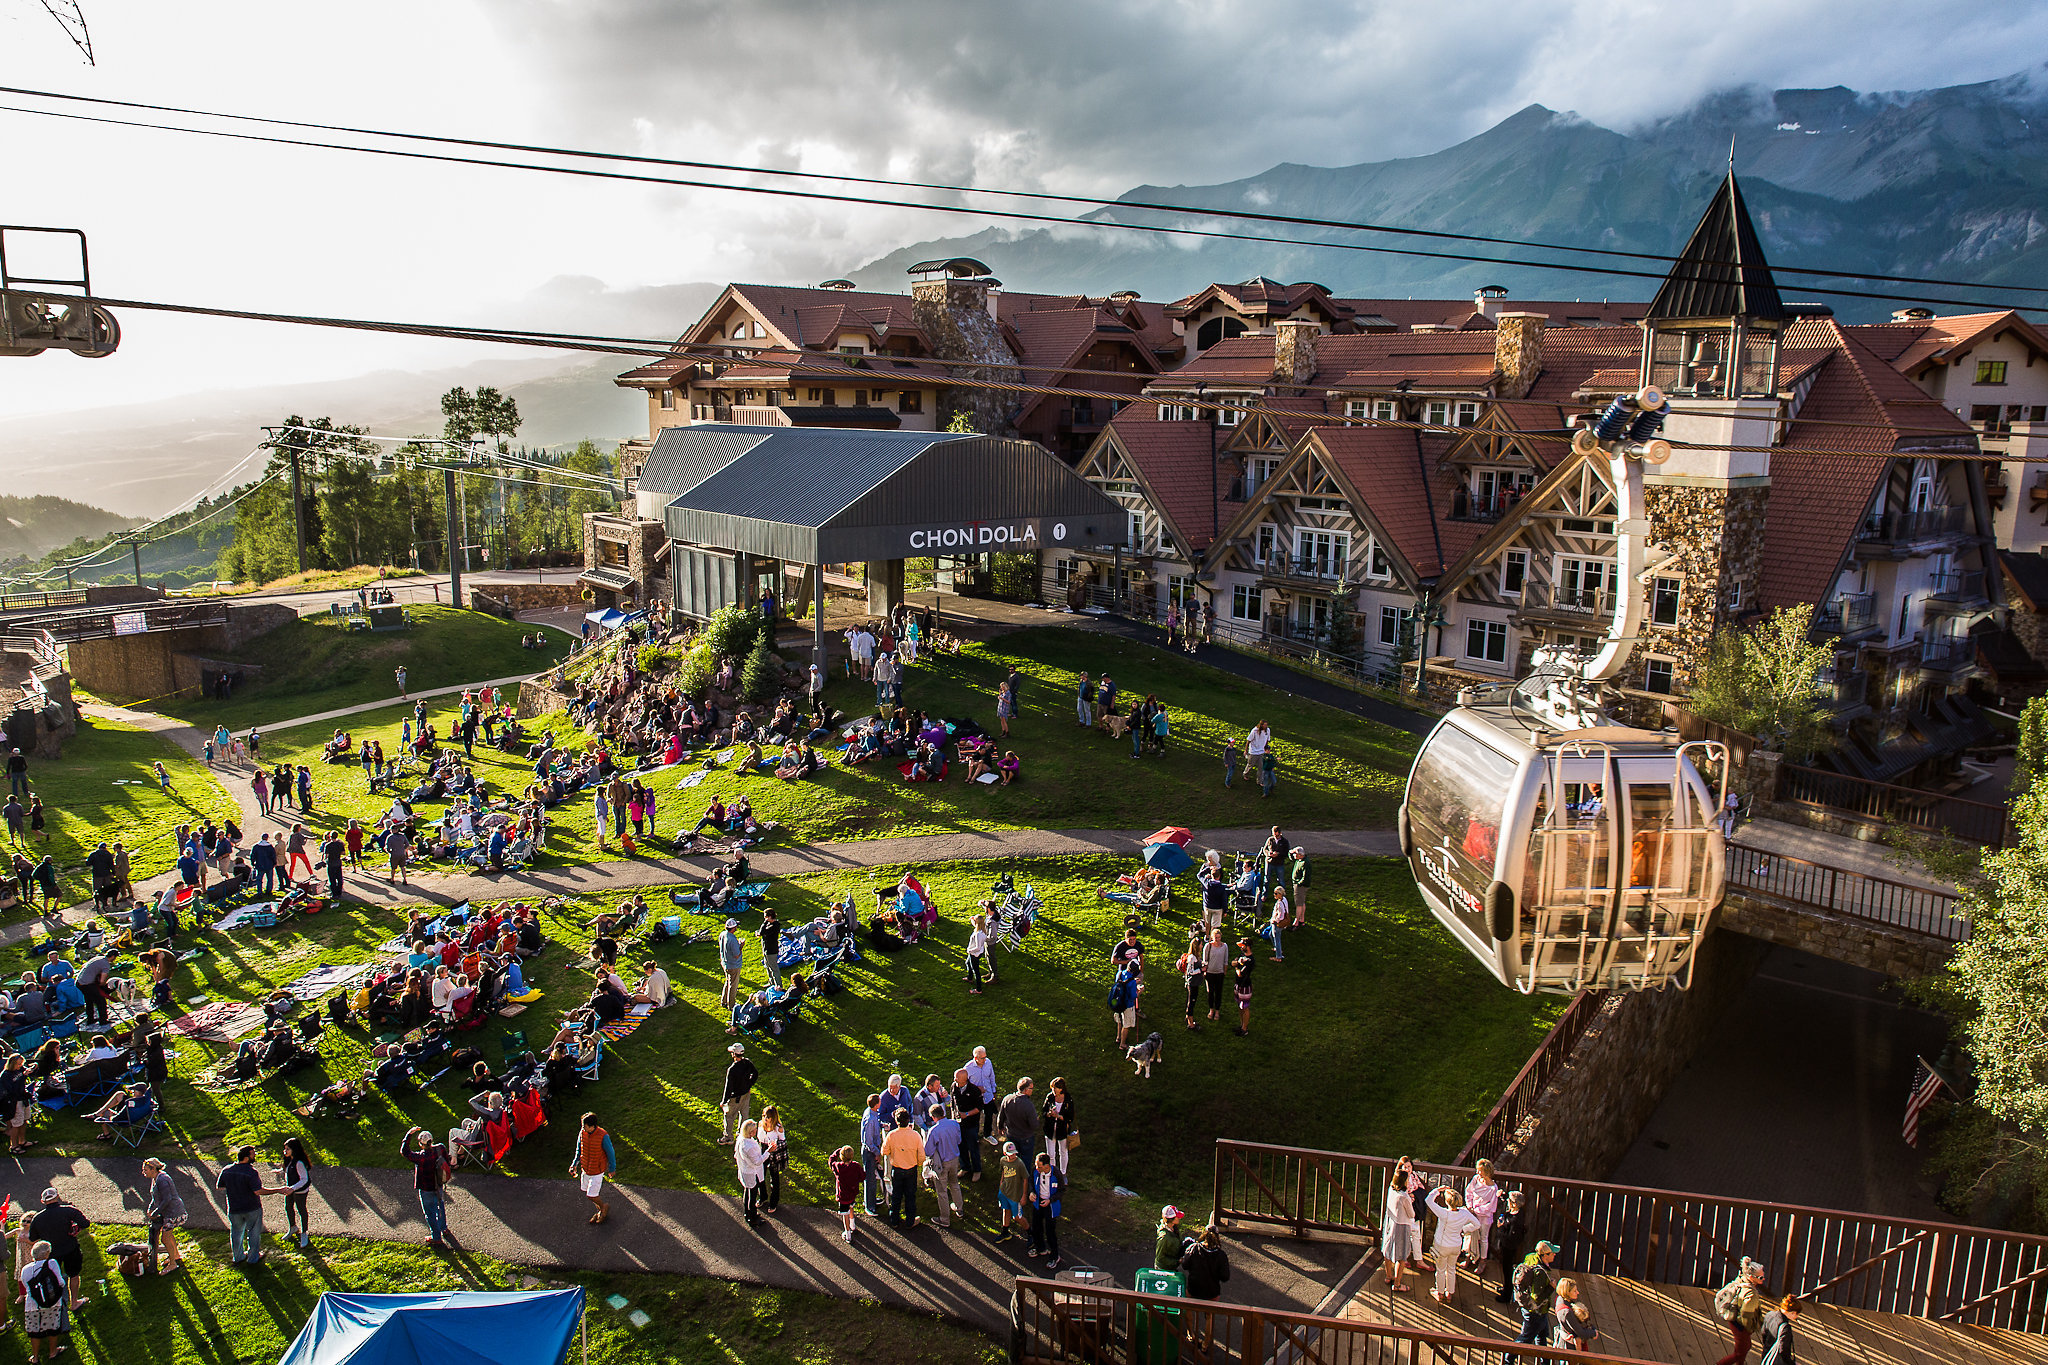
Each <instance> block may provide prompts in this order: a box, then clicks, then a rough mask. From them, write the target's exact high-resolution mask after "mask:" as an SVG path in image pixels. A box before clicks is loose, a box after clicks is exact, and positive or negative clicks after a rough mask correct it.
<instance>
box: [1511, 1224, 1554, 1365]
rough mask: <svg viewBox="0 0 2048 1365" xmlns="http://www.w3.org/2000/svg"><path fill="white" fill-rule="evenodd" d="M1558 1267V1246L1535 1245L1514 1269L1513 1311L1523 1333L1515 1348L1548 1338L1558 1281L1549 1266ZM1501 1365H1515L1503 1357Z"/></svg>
mask: <svg viewBox="0 0 2048 1365" xmlns="http://www.w3.org/2000/svg"><path fill="white" fill-rule="evenodd" d="M1556 1264H1557V1243H1555V1242H1538V1243H1537V1244H1536V1249H1535V1250H1534V1251H1532V1252H1530V1253H1529V1254H1528V1255H1527V1256H1525V1257H1523V1258H1522V1263H1521V1265H1519V1266H1517V1267H1516V1268H1515V1280H1514V1283H1515V1308H1516V1311H1518V1312H1520V1313H1521V1315H1522V1332H1521V1335H1520V1336H1518V1337H1516V1338H1515V1344H1516V1345H1529V1346H1537V1345H1541V1344H1542V1343H1543V1342H1544V1341H1545V1340H1547V1339H1548V1336H1549V1332H1550V1322H1551V1318H1552V1310H1553V1309H1554V1308H1555V1306H1556V1303H1557V1281H1556V1280H1555V1279H1554V1278H1552V1274H1551V1267H1552V1266H1554V1265H1556ZM1501 1365H1517V1360H1516V1358H1515V1357H1514V1356H1511V1355H1509V1356H1502V1357H1501Z"/></svg>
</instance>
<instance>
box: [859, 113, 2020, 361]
mask: <svg viewBox="0 0 2048 1365" xmlns="http://www.w3.org/2000/svg"><path fill="white" fill-rule="evenodd" d="M2033 74H2034V73H2023V74H2021V75H2017V76H2013V77H2009V78H2007V79H2005V80H2000V81H1991V82H1985V83H1982V84H1978V85H1967V86H1955V87H1951V88H1947V89H1941V90H1928V91H1915V92H1908V93H1889V94H1859V93H1857V92H1855V91H1851V90H1846V89H1843V88H1840V87H1836V88H1833V89H1828V90H1779V91H1775V92H1764V91H1757V90H1738V91H1730V92H1724V93H1722V94H1718V95H1714V96H1711V97H1709V98H1708V99H1706V100H1703V101H1701V102H1700V104H1698V105H1697V106H1695V107H1694V108H1692V109H1690V110H1688V111H1686V112H1685V113H1683V114H1681V115H1677V116H1674V117H1672V118H1667V119H1662V120H1659V121H1657V122H1655V123H1652V124H1649V125H1647V126H1645V127H1641V128H1636V129H1632V130H1629V131H1626V132H1619V131H1615V130H1613V129H1608V128H1602V127H1599V126H1597V125H1595V124H1593V123H1590V122H1588V121H1586V120H1585V119H1582V118H1579V117H1577V116H1576V115H1573V114H1568V113H1557V112H1555V111H1553V110H1549V109H1545V108H1543V107H1542V106H1540V105H1531V106H1529V107H1528V108H1526V109H1524V110H1522V111H1521V112H1520V113H1517V114H1515V115H1514V116H1512V117H1510V118H1508V119H1506V120H1504V121H1503V122H1501V123H1499V124H1497V125H1495V126H1494V127H1493V128H1490V129H1488V130H1487V131H1486V132H1484V133H1481V134H1480V135H1478V136H1477V137H1474V138H1471V139H1469V140H1467V141H1465V142H1461V143H1458V144H1457V145H1456V146H1453V147H1448V148H1445V149H1444V150H1442V151H1439V152H1433V153H1431V154H1429V155H1427V156H1418V157H1407V158H1403V159H1400V160H1395V161H1379V162H1366V163H1361V164H1359V165H1353V166H1341V167H1320V166H1300V165H1287V164H1283V165H1279V166H1274V167H1272V168H1271V169H1269V170H1267V171H1264V172H1262V173H1260V174H1258V175H1255V176H1249V177H1246V178H1244V179H1239V180H1233V181H1229V182H1226V183H1223V184H1216V185H1173V186H1160V185H1144V186H1140V187H1138V188H1136V189H1133V190H1131V191H1129V192H1128V193H1126V194H1124V195H1123V196H1122V201H1123V202H1125V203H1155V204H1174V205H1186V206H1190V207H1194V208H1233V209H1242V208H1251V209H1255V210H1257V211H1260V212H1269V213H1285V214H1298V215H1301V216H1304V217H1314V218H1328V219H1338V220H1343V221H1347V222H1377V223H1386V224H1389V225H1393V226H1400V227H1417V228H1428V229H1434V230H1440V231H1450V232H1462V233H1477V234H1484V235H1489V236H1497V237H1516V238H1523V239H1528V240H1535V241H1546V242H1556V243H1562V244H1567V245H1578V246H1599V247H1605V248H1619V249H1622V250H1629V251H1649V252H1670V251H1674V250H1676V249H1677V248H1678V247H1679V246H1680V245H1682V244H1683V238H1684V235H1685V233H1686V232H1687V231H1688V230H1689V229H1690V228H1691V226H1692V224H1693V223H1694V222H1695V221H1696V220H1697V218H1698V216H1699V208H1700V204H1701V202H1702V201H1703V200H1704V199H1705V197H1706V196H1707V194H1708V192H1709V191H1710V189H1711V187H1712V185H1713V184H1714V183H1715V182H1716V181H1717V180H1718V179H1719V178H1720V176H1721V175H1722V174H1723V173H1724V172H1725V169H1726V167H1727V162H1728V149H1729V146H1730V144H1731V140H1732V143H1733V145H1734V148H1735V161H1736V168H1737V171H1738V173H1739V174H1741V176H1742V177H1743V193H1744V195H1745V196H1746V198H1747V199H1748V201H1749V206H1750V209H1751V212H1752V213H1754V214H1755V215H1756V218H1757V227H1758V229H1759V231H1760V232H1761V234H1762V236H1763V239H1764V246H1765V250H1766V251H1768V252H1769V253H1770V256H1771V260H1772V263H1773V264H1774V265H1778V266H1780V267H1783V266H1788V265H1794V264H1803V265H1813V266H1818V267H1822V268H1826V269H1835V270H1852V271H1853V270H1868V271H1873V272H1877V273H1882V274H1889V275H1934V276H1946V277H1950V278H1965V279H1977V280H1983V281H1986V282H1988V283H1991V284H1993V285H1998V284H2008V285H2010V284H2031V285H2037V286H2038V285H2048V221H2044V217H2043V214H2042V212H2041V209H2040V205H2041V203H2042V202H2043V193H2044V190H2048V119H2044V117H2043V115H2044V114H2048V93H2044V92H2048V75H2044V79H2043V80H2042V81H2041V82H2039V83H2038V85H2037V82H2036V81H2034V80H2033V79H2031V76H2032V75H2033ZM1089 217H1090V218H1091V219H1094V220H1113V221H1125V222H1153V223H1157V222H1160V221H1162V217H1161V215H1157V214H1146V213H1139V212H1133V211H1132V210H1129V209H1118V208H1112V209H1104V210H1101V211H1099V212H1097V213H1094V214H1091V215H1089ZM1198 225H1199V224H1198ZM1215 225H1217V226H1221V227H1226V228H1227V230H1229V231H1232V232H1253V233H1261V234H1270V235H1285V236H1291V237H1307V238H1313V239H1317V240H1328V241H1336V240H1349V241H1352V242H1363V241H1370V242H1372V243H1374V244H1377V245H1392V246H1413V247H1419V248H1421V249H1425V250H1450V251H1461V250H1465V249H1467V248H1464V247H1461V246H1459V245H1458V244H1455V243H1440V242H1427V241H1416V240H1413V239H1410V240H1405V241H1404V240H1402V239H1398V238H1388V237H1371V238H1363V237H1360V236H1358V235H1357V234H1345V233H1340V232H1337V231H1335V230H1317V229H1298V228H1283V227H1278V226H1274V227H1271V228H1266V227H1261V226H1259V225H1256V224H1247V223H1244V222H1241V221H1240V222H1229V223H1224V222H1221V221H1216V224H1215ZM1471 249H1473V250H1477V251H1478V252H1479V253H1480V254H1490V255H1499V256H1505V257H1519V258H1523V259H1526V258H1529V257H1532V256H1534V257H1545V256H1547V257H1549V258H1550V259H1560V253H1556V252H1548V253H1546V252H1541V251H1534V250H1530V249H1522V248H1483V247H1481V248H1471ZM952 255H971V256H976V257H979V258H980V259H982V260H984V261H987V262H988V263H989V264H990V266H992V267H993V269H994V271H995V273H996V274H997V275H998V276H1000V277H1001V278H1002V279H1003V280H1004V282H1005V283H1006V284H1007V285H1008V286H1010V287H1011V288H1015V289H1032V290H1052V291H1060V292H1071V291H1074V290H1086V291H1089V292H1093V293H1103V292H1108V291H1111V290H1115V289H1137V290H1139V291H1141V292H1143V293H1144V294H1145V295H1146V296H1147V297H1150V298H1160V299H1172V298H1177V297H1180V296H1182V295H1184V294H1187V293H1190V292H1192V291H1194V290H1195V289H1198V288H1200V287H1201V286H1202V285H1203V284H1205V283H1207V282H1209V281H1211V280H1239V279H1245V278H1248V277H1250V276H1252V275H1267V276H1271V277H1273V278H1276V279H1284V280H1301V279H1312V280H1317V281H1320V282H1322V283H1323V284H1326V285H1328V286H1329V287H1330V288H1331V289H1333V290H1334V291H1336V292H1337V293H1338V294H1340V295H1353V296H1359V295H1363V296H1373V295H1381V296H1388V297H1401V296H1404V295H1425V296H1427V295H1435V296H1440V297H1456V296H1458V295H1460V294H1463V293H1466V292H1469V291H1470V290H1472V289H1474V288H1477V287H1478V286H1480V285H1483V284H1490V283H1500V284H1505V285H1507V286H1508V287H1509V288H1510V289H1511V290H1512V291H1513V293H1514V294H1518V295H1521V296H1523V297H1550V298H1605V297H1611V298H1647V297H1648V296H1649V295H1650V293H1651V292H1652V291H1653V289H1654V287H1655V282H1654V280H1652V279H1648V278H1640V277H1636V278H1632V277H1630V276H1628V275H1626V274H1621V273H1601V274H1579V273H1567V272H1560V271H1551V270H1543V269H1539V268H1533V267H1524V266H1518V265H1502V264H1458V263H1447V262H1443V261H1434V260H1423V259H1415V258H1405V257H1400V256H1388V255H1377V254H1372V253H1366V252H1359V251H1350V250H1341V249H1336V248H1333V247H1325V246H1306V247H1303V246H1264V245H1261V244H1259V243H1256V242H1214V241H1211V242H1203V241H1200V240H1199V239H1191V238H1182V239H1169V238H1162V237H1158V236H1154V235H1148V234H1139V233H1130V232H1121V231H1119V232H1103V233H1096V234H1084V233H1076V232H1074V231H1072V230H1069V229H1060V230H1058V231H1057V233H1055V232H1054V231H1052V230H1043V231H1030V232H1013V231H1011V230H1008V229H1003V228H992V229H989V230H987V231H984V232H980V233H976V234H974V235H972V236H967V237H960V238H954V239H949V240H943V241H931V242H919V243H917V244H915V245H912V246H908V247H905V248H903V249H902V250H901V251H896V252H892V253H890V254H889V255H887V256H884V257H882V258H881V259H879V260H876V261H873V262H870V263H869V264H867V265H865V266H863V267H861V268H860V269H859V270H858V271H856V272H853V274H852V276H851V278H852V279H853V280H854V281H855V282H856V283H857V284H860V285H861V286H862V287H863V288H872V289H883V290H900V289H902V288H903V287H904V273H903V272H904V269H905V267H907V266H908V265H910V264H911V263H912V262H915V261H920V260H929V259H934V258H939V257H945V256H952ZM1562 259H1566V260H1575V261H1577V260H1585V259H1587V258H1580V257H1572V256H1569V255H1564V256H1562ZM1595 263H1597V258H1595ZM1642 268H1643V269H1646V270H1647V269H1654V264H1651V263H1646V264H1645V265H1644V266H1643V267H1642ZM1782 284H1783V285H1784V287H1785V289H1786V292H1787V293H1788V294H1789V295H1790V296H1791V297H1794V298H1799V297H1814V298H1821V299H1824V300H1825V301H1828V302H1831V303H1833V304H1834V306H1835V307H1836V309H1837V311H1838V312H1840V313H1841V314H1843V315H1844V316H1845V317H1849V318H1852V319H1864V320H1867V319H1871V318H1877V317H1883V316H1886V315H1888V314H1889V312H1890V311H1891V308H1892V307H1893V304H1891V303H1889V302H1880V301H1874V300H1849V299H1835V298H1828V297H1827V296H1824V295H1820V294H1818V293H1817V292H1814V291H1813V290H1812V289H1811V288H1802V284H1801V277H1798V276H1790V277H1788V278H1787V279H1785V280H1783V281H1782ZM1812 284H1813V285H1821V284H1826V285H1828V286H1830V287H1846V288H1851V289H1853V288H1857V287H1859V286H1858V285H1857V284H1856V283H1854V282H1849V281H1822V280H1813V281H1812ZM1905 291H1906V292H1908V293H1918V294H1926V295H1945V294H1954V293H1955V292H1956V291H1954V290H1944V289H1941V288H1938V287H1919V288H1913V287H1905Z"/></svg>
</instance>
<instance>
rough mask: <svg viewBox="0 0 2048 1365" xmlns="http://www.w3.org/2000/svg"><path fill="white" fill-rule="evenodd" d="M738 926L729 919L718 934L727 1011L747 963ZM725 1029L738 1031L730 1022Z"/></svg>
mask: <svg viewBox="0 0 2048 1365" xmlns="http://www.w3.org/2000/svg"><path fill="white" fill-rule="evenodd" d="M739 928H740V922H739V921H738V920H736V919H729V920H727V921H726V922H725V931H724V932H723V933H721V934H720V935H719V936H718V966H719V970H721V971H723V972H724V973H725V985H724V987H723V988H722V989H721V990H720V991H719V992H718V1003H719V1005H720V1006H721V1007H723V1008H724V1009H726V1010H728V1011H730V1010H731V1009H732V1007H733V1006H734V1005H737V1004H738V1003H739V1002H740V972H741V971H742V970H743V969H744V968H745V967H746V965H747V955H746V947H745V945H743V944H742V943H741V942H740V935H739ZM725 1031H726V1032H727V1033H737V1032H739V1030H738V1029H737V1028H735V1027H733V1026H732V1025H730V1024H728V1025H727V1026H726V1030H725ZM734 1046H735V1047H737V1046H738V1045H737V1044H735V1045H734ZM731 1140H732V1134H730V1133H727V1134H726V1141H728V1142H730V1141H731Z"/></svg>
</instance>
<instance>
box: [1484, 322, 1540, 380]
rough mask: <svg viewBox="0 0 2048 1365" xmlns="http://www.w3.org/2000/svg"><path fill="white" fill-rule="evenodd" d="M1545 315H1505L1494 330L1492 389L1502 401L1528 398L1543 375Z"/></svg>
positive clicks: (1495, 324) (1494, 325)
mask: <svg viewBox="0 0 2048 1365" xmlns="http://www.w3.org/2000/svg"><path fill="white" fill-rule="evenodd" d="M1549 320H1550V319H1549V318H1548V317H1547V316H1545V315H1544V314H1542V313H1502V314H1500V315H1499V316H1498V317H1496V318H1495V319H1494V323H1493V327H1494V332H1493V387H1494V392H1495V393H1497V394H1499V395H1500V396H1501V397H1502V398H1527V397H1528V396H1529V390H1530V389H1531V388H1533V387H1535V384H1536V377H1537V376H1538V375H1540V374H1542V373H1543V328H1544V325H1545V324H1546V323H1548V322H1549Z"/></svg>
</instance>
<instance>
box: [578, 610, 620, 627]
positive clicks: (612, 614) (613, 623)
mask: <svg viewBox="0 0 2048 1365" xmlns="http://www.w3.org/2000/svg"><path fill="white" fill-rule="evenodd" d="M583 619H584V620H586V621H588V622H590V624H592V625H593V626H596V627H597V628H598V629H599V630H615V629H617V628H618V627H620V626H622V625H624V624H625V623H626V613H624V612H622V611H620V610H619V609H618V608H617V607H605V608H604V609H602V610H600V611H586V612H584V613H583Z"/></svg>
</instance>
